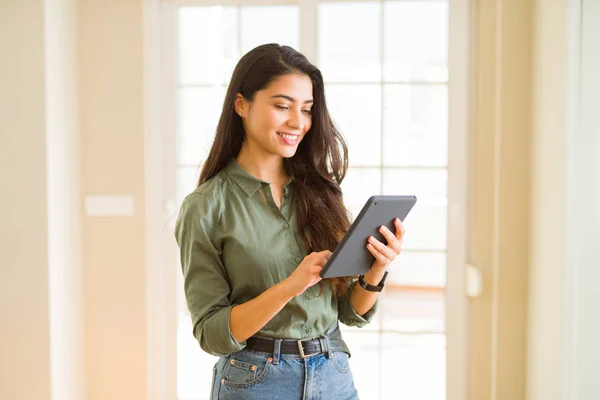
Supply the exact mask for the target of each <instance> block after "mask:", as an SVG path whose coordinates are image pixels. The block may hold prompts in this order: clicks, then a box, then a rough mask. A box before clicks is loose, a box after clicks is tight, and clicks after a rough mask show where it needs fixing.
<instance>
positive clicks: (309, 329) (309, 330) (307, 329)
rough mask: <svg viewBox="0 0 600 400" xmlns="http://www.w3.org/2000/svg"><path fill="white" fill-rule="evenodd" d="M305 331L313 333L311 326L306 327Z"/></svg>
mask: <svg viewBox="0 0 600 400" xmlns="http://www.w3.org/2000/svg"><path fill="white" fill-rule="evenodd" d="M304 332H306V333H311V332H312V329H311V328H309V327H306V328H305V329H304Z"/></svg>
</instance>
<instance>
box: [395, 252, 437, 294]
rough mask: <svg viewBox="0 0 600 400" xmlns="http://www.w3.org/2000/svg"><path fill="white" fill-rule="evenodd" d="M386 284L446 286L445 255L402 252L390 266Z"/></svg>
mask: <svg viewBox="0 0 600 400" xmlns="http://www.w3.org/2000/svg"><path fill="white" fill-rule="evenodd" d="M389 271H390V274H389V276H388V279H387V281H386V283H390V284H392V285H402V286H418V287H437V288H443V287H445V286H446V253H445V252H439V253H438V252H431V253H425V252H418V251H404V252H403V253H401V254H400V255H399V256H398V257H396V259H395V260H394V261H393V262H392V264H391V265H390V269H389Z"/></svg>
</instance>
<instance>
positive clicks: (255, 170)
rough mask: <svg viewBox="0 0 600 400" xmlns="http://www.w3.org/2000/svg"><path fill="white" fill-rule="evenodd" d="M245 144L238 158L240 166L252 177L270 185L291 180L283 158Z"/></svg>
mask: <svg viewBox="0 0 600 400" xmlns="http://www.w3.org/2000/svg"><path fill="white" fill-rule="evenodd" d="M257 150H258V149H253V148H251V147H250V146H249V145H248V142H247V141H246V142H244V144H243V145H242V149H241V150H240V154H238V156H237V157H236V160H237V162H238V164H239V165H240V166H241V167H242V168H243V169H245V170H246V171H247V172H248V173H250V175H252V176H254V177H255V178H258V179H261V180H263V181H265V182H269V183H281V182H284V183H285V182H287V181H288V180H289V177H288V174H287V173H286V171H285V168H284V166H283V157H281V156H278V155H274V154H266V153H265V152H261V151H257Z"/></svg>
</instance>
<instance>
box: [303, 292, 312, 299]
mask: <svg viewBox="0 0 600 400" xmlns="http://www.w3.org/2000/svg"><path fill="white" fill-rule="evenodd" d="M304 297H306V298H307V299H309V300H310V299H312V296H311V295H310V293H306V294H305V295H304Z"/></svg>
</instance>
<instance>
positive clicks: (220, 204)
mask: <svg viewBox="0 0 600 400" xmlns="http://www.w3.org/2000/svg"><path fill="white" fill-rule="evenodd" d="M284 189H285V193H284V196H283V199H282V202H281V209H279V208H278V207H277V205H276V204H275V202H274V200H273V195H272V193H271V187H270V185H269V183H268V182H265V181H262V180H260V179H257V178H255V177H253V176H252V175H250V174H249V173H248V172H246V171H245V170H244V169H242V167H241V166H240V165H239V164H238V162H237V161H236V160H235V159H232V160H231V161H230V162H229V163H228V165H227V166H226V167H225V168H224V169H223V170H222V171H220V172H219V173H218V174H217V175H216V176H214V177H213V178H212V179H210V180H208V181H207V182H205V183H203V184H202V185H200V186H199V187H198V188H197V189H196V190H194V192H192V193H191V194H189V195H188V196H187V197H186V198H185V200H184V201H183V204H182V206H181V210H180V212H179V217H178V218H177V223H176V227H175V236H176V239H177V243H178V244H179V248H180V256H181V267H182V270H183V275H184V291H185V296H186V300H187V305H188V308H189V310H190V313H191V317H192V325H193V334H194V336H195V337H196V339H197V340H198V342H199V343H200V346H201V347H202V349H204V350H205V351H206V352H208V353H210V354H213V355H216V356H221V355H227V354H230V353H233V352H236V351H239V350H242V349H243V348H244V347H245V346H246V342H241V343H240V342H238V341H237V340H236V339H235V338H234V336H233V335H232V333H231V329H230V325H229V319H230V314H231V309H232V307H233V306H235V305H238V304H242V303H245V302H247V301H249V300H251V299H253V298H255V297H257V296H259V295H260V294H261V293H263V292H264V291H265V290H267V289H268V288H270V287H271V286H273V285H275V284H276V283H278V282H280V281H282V280H284V279H286V278H287V277H288V276H290V274H291V273H292V272H293V271H294V270H295V269H296V267H297V266H298V265H299V264H300V262H301V261H302V260H303V258H304V257H305V256H306V255H307V254H308V251H307V249H306V246H305V244H304V243H303V241H302V239H301V238H300V235H299V234H298V230H297V225H296V210H295V208H296V207H295V195H294V185H293V178H292V179H291V180H290V181H289V182H288V183H287V184H286V185H285V187H284ZM331 250H333V249H331ZM378 304H379V301H377V303H375V305H374V306H373V308H372V309H371V310H369V311H368V312H367V313H366V314H365V315H363V316H360V315H358V314H357V313H356V311H355V310H354V308H353V307H352V304H351V303H350V296H349V295H348V296H345V297H342V298H338V297H337V296H335V294H334V293H333V291H332V289H331V287H330V285H329V283H328V282H327V281H325V280H323V281H321V282H320V283H318V284H316V285H314V286H312V287H310V288H308V289H307V290H306V291H305V292H304V293H303V294H302V295H300V296H296V297H295V298H293V299H292V300H291V301H289V302H288V303H287V304H286V305H285V307H284V308H283V309H282V310H281V311H280V312H279V313H278V314H277V315H275V317H273V319H272V320H271V321H269V322H268V323H267V324H266V325H265V326H264V327H263V328H262V329H261V330H260V331H259V332H258V333H257V334H258V335H261V336H267V337H272V338H281V339H304V338H311V337H317V336H319V335H321V334H322V333H325V332H326V331H327V330H328V329H329V328H331V327H333V326H334V325H336V324H337V322H338V320H339V321H341V322H342V323H344V324H346V325H349V326H357V327H362V326H364V325H366V324H367V323H369V322H370V321H371V320H372V318H373V316H374V314H375V312H376V310H377V307H378Z"/></svg>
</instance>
